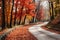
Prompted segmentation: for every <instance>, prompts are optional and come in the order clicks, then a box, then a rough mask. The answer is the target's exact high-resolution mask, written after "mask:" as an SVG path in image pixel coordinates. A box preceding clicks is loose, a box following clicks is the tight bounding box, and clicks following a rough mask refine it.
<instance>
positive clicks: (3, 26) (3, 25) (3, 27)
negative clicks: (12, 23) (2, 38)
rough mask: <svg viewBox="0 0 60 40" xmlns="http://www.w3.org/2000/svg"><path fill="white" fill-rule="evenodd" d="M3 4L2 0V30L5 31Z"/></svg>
mask: <svg viewBox="0 0 60 40" xmlns="http://www.w3.org/2000/svg"><path fill="white" fill-rule="evenodd" d="M4 8H5V3H4V0H2V30H3V29H5V11H4Z"/></svg>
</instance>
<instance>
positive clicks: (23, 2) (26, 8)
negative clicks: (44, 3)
mask: <svg viewBox="0 0 60 40" xmlns="http://www.w3.org/2000/svg"><path fill="white" fill-rule="evenodd" d="M16 1H17V2H16V3H18V4H15V5H16V6H17V7H18V6H20V8H18V11H17V15H16V17H17V18H18V20H20V22H21V20H22V19H23V17H25V16H27V15H30V16H32V17H33V16H35V13H34V10H35V3H33V2H32V1H33V0H16ZM23 20H24V19H23Z"/></svg>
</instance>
